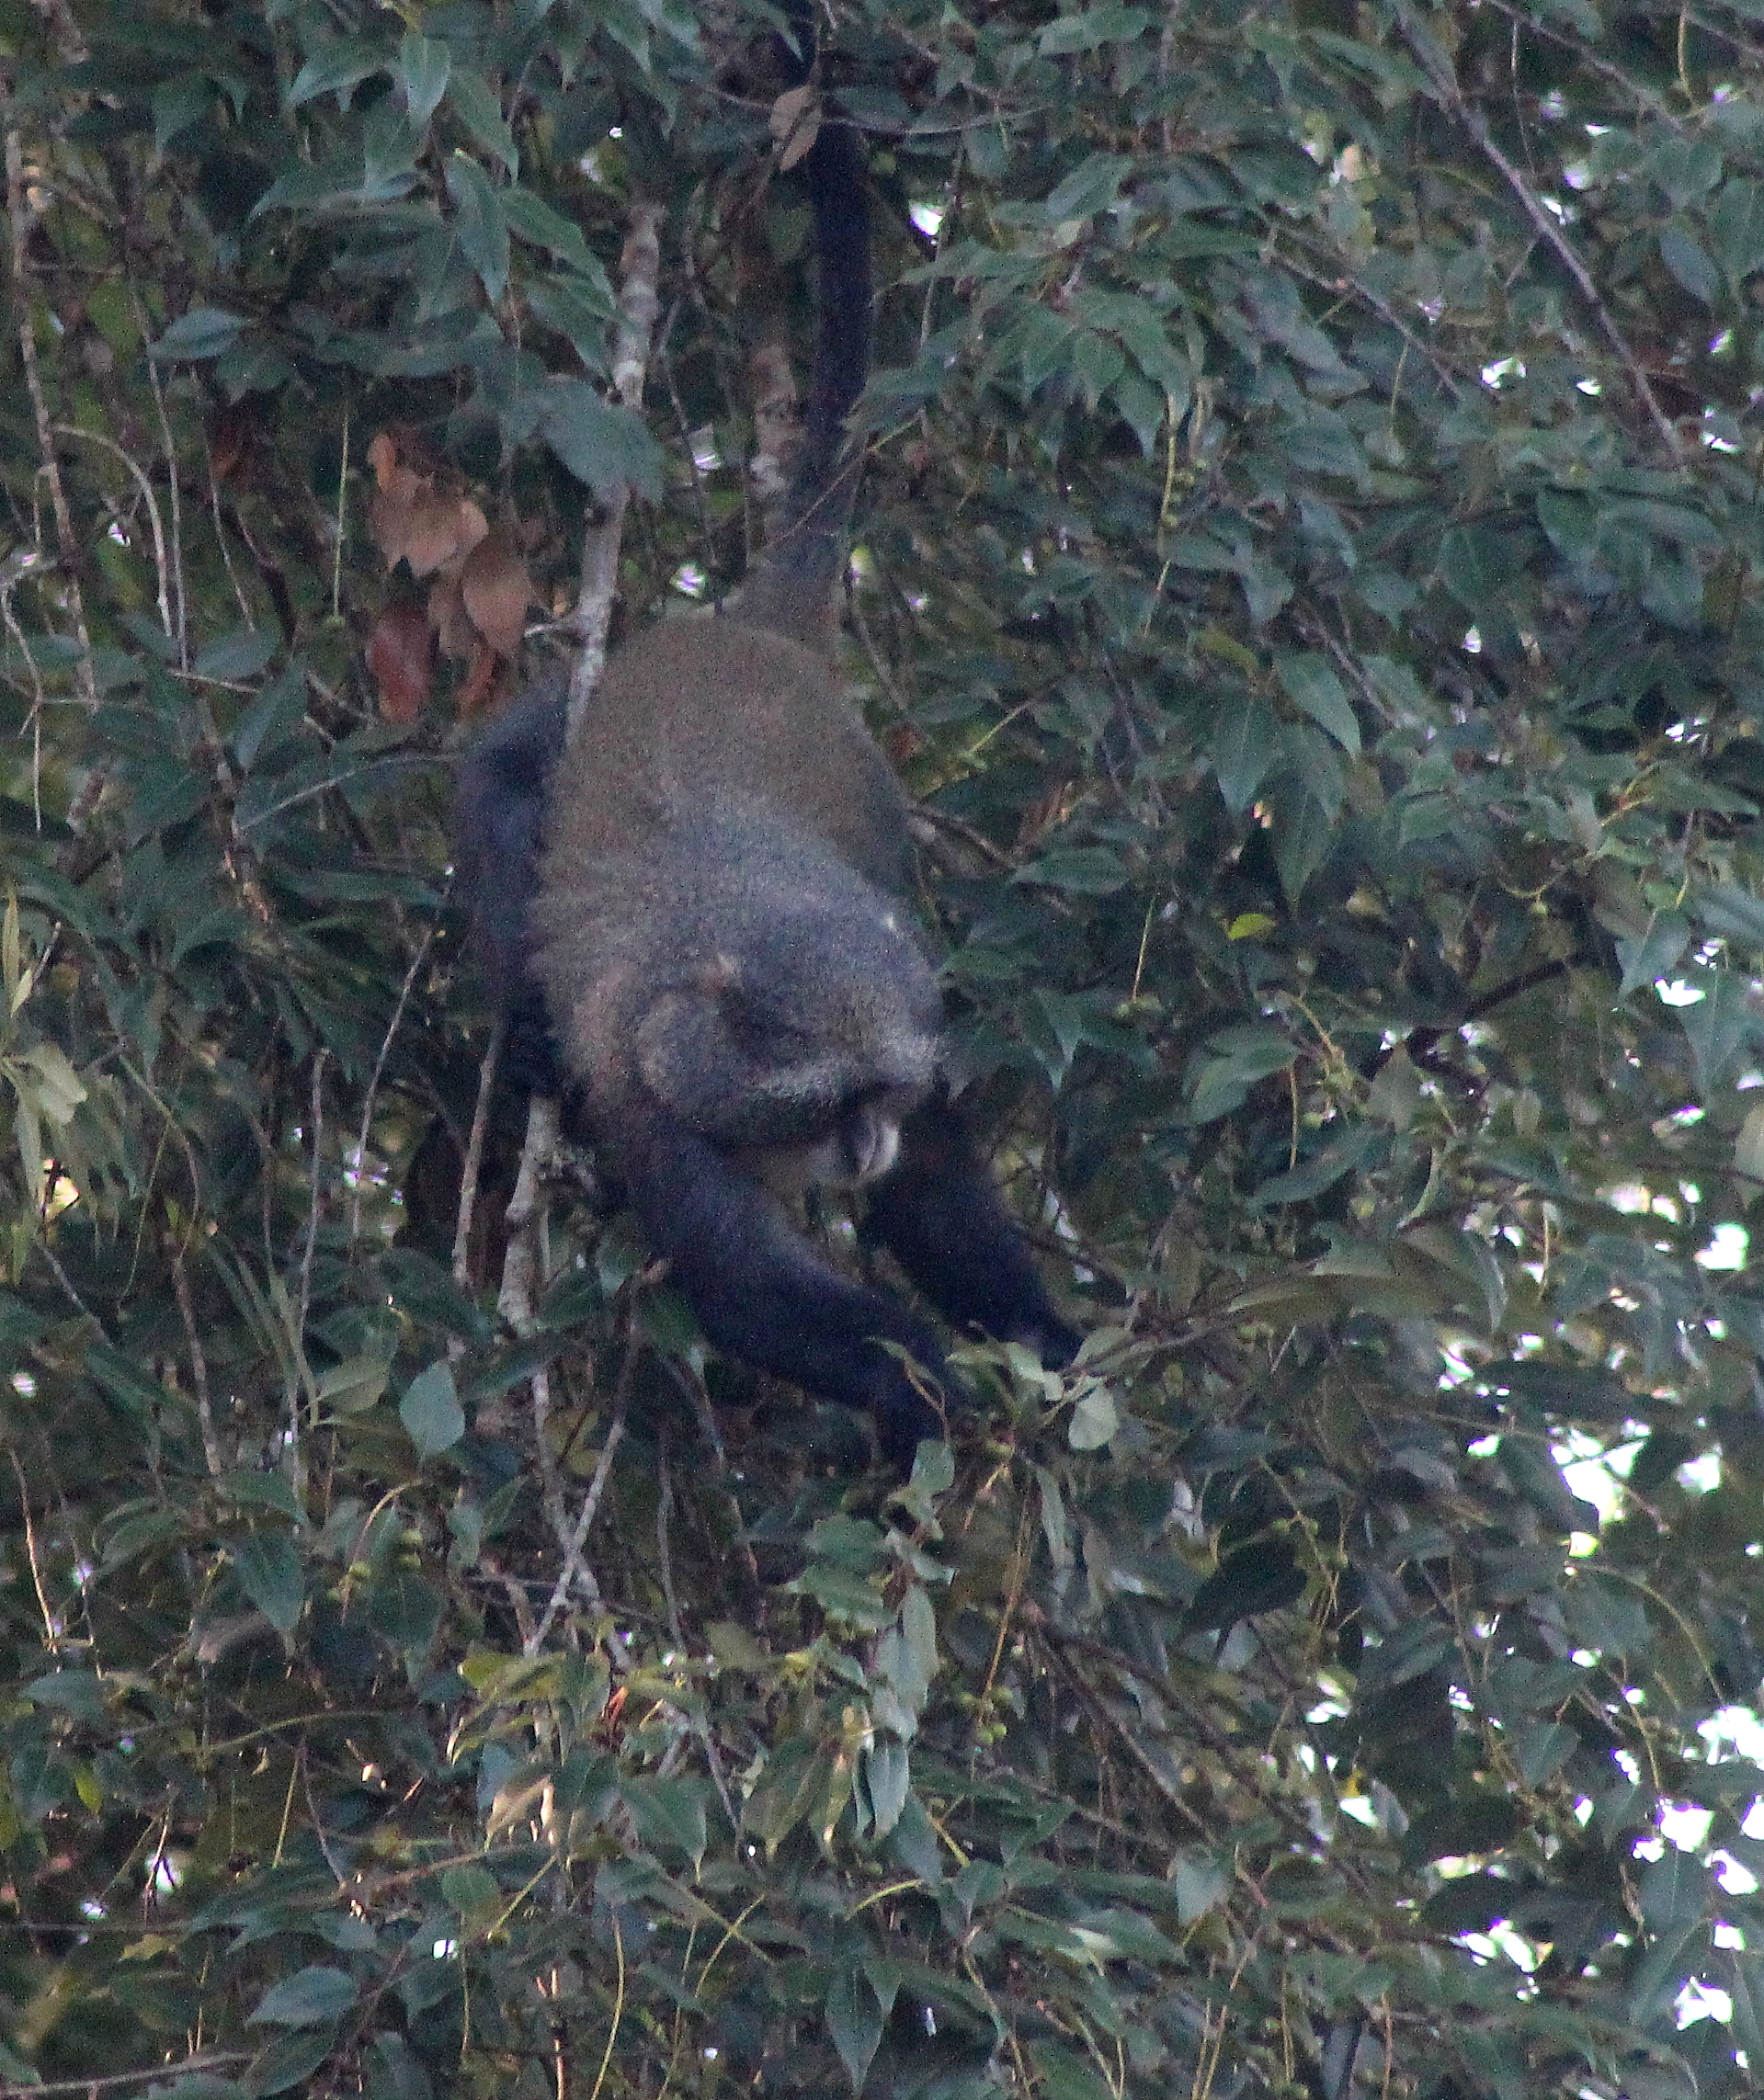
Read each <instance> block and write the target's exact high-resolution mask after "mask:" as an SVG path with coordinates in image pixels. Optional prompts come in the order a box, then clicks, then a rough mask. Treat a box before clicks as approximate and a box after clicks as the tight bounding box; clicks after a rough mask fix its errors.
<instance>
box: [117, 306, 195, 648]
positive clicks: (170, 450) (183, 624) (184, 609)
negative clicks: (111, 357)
mask: <svg viewBox="0 0 1764 2100" xmlns="http://www.w3.org/2000/svg"><path fill="white" fill-rule="evenodd" d="M129 297H130V300H131V302H132V304H133V306H134V310H135V326H136V327H137V328H138V329H140V331H141V339H142V342H143V343H144V342H145V341H146V340H147V337H148V335H149V333H150V330H149V327H148V322H147V311H146V309H145V307H143V306H142V303H141V291H140V288H139V287H138V286H137V285H136V284H135V283H134V281H133V279H132V278H131V280H130V285H129ZM147 386H148V390H149V391H150V392H151V393H152V394H153V397H154V409H155V411H156V412H157V414H158V416H159V440H160V443H161V444H162V445H164V446H165V478H166V481H167V482H168V484H169V486H168V488H167V492H166V493H167V495H168V497H169V499H170V505H171V514H172V588H173V590H174V591H175V592H176V596H177V628H176V634H177V666H178V669H179V670H181V671H188V669H189V667H190V616H189V605H188V599H187V597H186V595H185V590H184V506H183V501H182V498H181V496H180V494H179V492H178V486H177V446H176V441H175V440H174V438H173V437H172V419H171V417H170V416H169V415H168V414H166V412H165V380H163V379H162V378H161V376H160V370H159V364H158V360H157V359H156V358H148V360H147ZM167 631H170V630H169V628H168V630H167Z"/></svg>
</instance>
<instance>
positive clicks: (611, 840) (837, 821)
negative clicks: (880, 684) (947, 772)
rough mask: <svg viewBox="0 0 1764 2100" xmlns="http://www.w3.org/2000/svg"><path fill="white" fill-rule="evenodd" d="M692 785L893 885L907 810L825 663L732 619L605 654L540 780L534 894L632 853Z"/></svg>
mask: <svg viewBox="0 0 1764 2100" xmlns="http://www.w3.org/2000/svg"><path fill="white" fill-rule="evenodd" d="M705 783H712V784H713V785H714V788H715V790H716V791H717V793H718V794H720V795H722V796H725V797H728V798H730V799H732V800H746V801H750V802H752V803H754V804H764V805H767V806H768V807H769V808H771V809H773V810H775V811H776V812H778V813H779V815H780V817H782V818H785V819H786V820H788V821H789V822H791V823H795V824H798V825H800V826H801V827H802V829H803V830H804V831H806V832H808V833H810V834H814V836H816V837H819V838H822V839H825V841H826V843H827V844H828V845H829V846H831V847H832V848H833V850H834V852H835V853H836V854H837V855H838V856H839V857H840V858H841V859H843V860H844V861H845V862H846V863H847V864H848V866H850V867H851V868H855V869H856V870H857V871H858V873H859V875H861V876H863V877H864V878H865V880H868V881H871V882H873V883H875V884H876V885H878V887H880V888H882V889H883V890H888V891H895V892H899V891H900V890H901V889H902V888H903V887H904V885H905V863H906V846H907V832H906V805H905V799H904V797H903V795H902V793H901V789H900V786H899V783H898V782H897V781H896V780H895V778H894V776H893V771H892V770H891V768H890V766H889V765H888V761H887V760H886V759H885V758H884V757H883V756H882V753H881V751H879V750H878V749H877V747H876V744H874V742H873V741H872V739H871V734H870V732H869V731H868V730H867V729H866V728H865V726H864V723H863V718H862V717H861V715H860V714H859V711H858V709H857V707H856V706H855V705H854V704H853V702H852V701H851V700H850V699H849V698H848V697H847V695H846V694H845V693H844V692H843V691H842V690H841V688H840V687H839V685H838V682H837V680H836V676H835V675H834V672H833V667H832V665H831V664H830V663H829V661H828V658H827V656H826V655H825V653H822V652H821V651H818V650H815V649H812V648H809V647H807V646H805V645H804V644H803V643H802V642H800V641H793V640H791V638H789V637H788V636H785V635H781V634H774V633H771V632H769V631H768V630H766V629H763V628H757V627H751V626H748V625H747V624H746V623H745V621H743V620H742V619H739V618H734V619H731V618H716V619H711V618H696V617H695V618H688V619H672V620H665V621H663V622H662V623H661V625H660V626H658V627H654V628H651V629H650V630H648V632H646V633H644V634H643V635H640V636H639V637H638V638H637V639H636V640H635V641H633V642H632V643H631V644H630V645H629V646H628V647H627V648H626V649H624V650H622V651H620V653H617V654H616V655H615V656H614V657H613V658H612V660H611V662H610V663H609V664H608V666H607V671H606V675H605V676H604V678H603V679H602V680H601V683H600V686H599V688H598V690H597V692H596V693H595V695H594V697H593V698H592V699H591V700H590V701H589V704H588V712H587V714H586V717H585V719H584V720H583V721H582V723H581V725H580V727H579V728H578V730H577V732H576V733H575V736H573V737H572V738H571V740H570V743H569V747H568V748H567V749H566V750H565V751H564V753H563V756H562V757H561V758H560V759H559V761H558V764H557V768H556V771H555V773H554V774H553V776H552V786H551V793H550V798H549V800H550V812H549V819H548V823H547V827H546V841H545V875H544V879H543V884H544V887H545V888H546V889H547V890H548V891H551V892H552V894H554V895H555V894H557V893H558V892H559V891H567V890H568V889H569V888H570V887H571V870H572V869H573V868H582V867H584V866H586V865H592V864H596V863H604V862H606V861H607V860H609V859H611V858H617V857H623V856H626V855H633V854H634V855H636V856H639V857H641V856H643V853H644V852H645V851H646V850H647V849H649V848H652V847H653V846H654V841H655V838H656V835H657V834H658V833H660V832H662V831H665V830H666V829H667V828H668V827H669V826H671V825H673V824H677V823H681V822H688V823H689V822H690V820H691V817H692V815H693V813H694V811H695V808H696V806H697V799H698V798H700V797H701V795H702V794H703V792H704V786H705Z"/></svg>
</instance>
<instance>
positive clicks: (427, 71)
mask: <svg viewBox="0 0 1764 2100" xmlns="http://www.w3.org/2000/svg"><path fill="white" fill-rule="evenodd" d="M452 65H453V59H452V53H451V52H450V50H449V49H448V47H447V45H446V44H445V43H443V42H442V41H441V40H440V39H439V38H438V37H424V36H419V35H418V34H417V32H416V31H415V29H406V30H405V32H404V36H403V37H402V38H401V39H400V40H399V44H398V62H397V64H396V65H395V67H394V68H393V78H394V79H395V80H396V81H397V83H398V86H399V91H400V93H401V94H402V95H403V96H404V113H405V115H406V116H407V117H408V118H409V119H410V120H411V122H412V123H413V124H414V125H415V128H416V130H417V131H425V130H427V125H428V120H429V119H430V118H431V117H432V116H433V115H434V114H435V112H436V110H437V108H438V107H439V106H440V100H441V97H442V96H443V95H445V94H446V93H447V84H448V76H449V74H450V73H451V71H452Z"/></svg>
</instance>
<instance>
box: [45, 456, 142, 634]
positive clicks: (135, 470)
mask: <svg viewBox="0 0 1764 2100" xmlns="http://www.w3.org/2000/svg"><path fill="white" fill-rule="evenodd" d="M50 428H51V431H52V433H53V434H54V436H56V437H83V438H85V441H86V442H87V443H88V444H91V445H102V446H103V448H104V449H105V450H106V451H107V452H109V453H111V454H113V455H114V456H115V457H116V458H117V459H119V460H121V461H122V464H123V466H124V468H125V469H126V470H127V471H128V472H129V474H130V475H131V477H132V478H133V481H134V484H135V486H136V488H138V489H139V490H140V491H141V500H142V503H144V504H145V505H146V506H147V522H148V524H149V525H151V526H152V527H153V531H154V574H155V576H156V577H157V578H158V583H159V590H158V598H159V624H160V626H161V628H163V629H164V630H165V633H166V634H167V635H170V634H171V632H172V596H171V576H172V560H171V552H170V550H169V548H168V547H167V546H166V543H165V527H164V525H162V524H161V523H160V518H159V502H158V499H157V497H155V495H154V484H153V482H152V480H151V479H150V477H149V475H148V472H147V470H146V468H145V467H143V466H142V464H141V462H140V460H136V459H132V458H131V456H130V455H129V454H128V453H127V452H125V451H124V450H123V448H122V447H121V446H120V445H119V444H118V443H117V441H116V439H115V438H113V437H106V436H105V435H104V433H103V431H101V430H82V429H81V427H80V426H79V425H78V424H77V423H54V424H51V426H50Z"/></svg>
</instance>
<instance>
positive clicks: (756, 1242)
mask: <svg viewBox="0 0 1764 2100" xmlns="http://www.w3.org/2000/svg"><path fill="white" fill-rule="evenodd" d="M633 1126H634V1127H633ZM609 1135H610V1136H611V1137H612V1138H613V1142H612V1144H611V1145H610V1146H609V1151H610V1152H611V1155H612V1163H613V1165H614V1167H615V1169H616V1171H617V1173H618V1174H619V1175H620V1178H621V1179H622V1181H623V1183H624V1185H625V1191H626V1194H627V1197H628V1198H629V1199H630V1202H631V1204H632V1209H635V1210H636V1212H637V1214H638V1216H639V1217H640V1218H641V1219H642V1220H643V1230H644V1232H646V1233H647V1235H648V1237H649V1241H650V1243H651V1245H652V1246H654V1249H655V1251H656V1253H657V1254H665V1255H666V1257H667V1261H668V1264H669V1267H670V1271H671V1274H672V1277H673V1280H674V1281H675V1282H676V1283H677V1284H678V1286H679V1287H680V1288H681V1290H682V1291H684V1292H685V1294H686V1297H687V1299H688V1300H689V1302H690V1304H691V1307H692V1310H693V1311H694V1312H695V1313H696V1314H697V1315H698V1319H699V1324H700V1326H701V1327H702V1328H703V1329H704V1332H705V1334H707V1335H708V1336H709V1337H710V1339H711V1342H712V1343H714V1344H715V1345H716V1346H717V1347H718V1348H719V1349H722V1350H723V1351H724V1352H725V1353H726V1354H728V1355H729V1356H738V1357H739V1358H740V1359H741V1360H742V1362H744V1363H747V1364H751V1365H753V1366H754V1368H756V1369H757V1370H763V1371H770V1372H772V1373H773V1374H774V1375H775V1376H777V1377H779V1378H781V1379H789V1380H790V1382H791V1384H792V1385H798V1386H801V1387H802V1389H803V1391H806V1392H811V1393H814V1394H816V1395H818V1396H819V1397H820V1398H822V1399H825V1400H832V1401H836V1402H842V1403H843V1404H844V1405H846V1406H848V1407H862V1408H868V1409H869V1411H870V1413H871V1418H872V1419H873V1421H874V1423H875V1425H876V1440H877V1442H878V1443H879V1444H880V1446H881V1447H882V1456H883V1457H884V1458H885V1459H888V1461H889V1462H890V1463H891V1464H892V1465H895V1466H898V1467H900V1468H901V1469H902V1470H906V1469H907V1468H909V1467H910V1466H911V1465H912V1462H913V1454H914V1452H915V1451H916V1449H917V1447H918V1445H919V1442H920V1439H921V1438H924V1437H928V1436H930V1437H939V1436H942V1435H943V1434H944V1429H943V1423H942V1420H941V1418H940V1417H939V1413H938V1412H937V1410H936V1409H935V1408H934V1407H933V1406H932V1405H931V1404H930V1402H928V1400H927V1399H926V1398H925V1396H924V1395H923V1394H922V1393H921V1392H920V1391H919V1390H918V1388H917V1387H916V1385H915V1384H914V1382H913V1379H911V1378H910V1377H909V1376H908V1374H907V1371H906V1368H905V1366H904V1365H903V1364H902V1363H901V1362H900V1360H899V1359H898V1358H897V1357H895V1356H892V1355H891V1354H890V1353H889V1351H888V1350H887V1349H886V1348H884V1347H881V1346H879V1344H881V1343H893V1344H895V1345H897V1346H899V1347H900V1348H902V1349H904V1350H905V1351H906V1353H907V1354H908V1355H909V1356H911V1357H912V1358H913V1359H914V1361H915V1363H916V1364H917V1365H918V1366H919V1367H921V1375H922V1376H924V1375H928V1376H929V1378H930V1379H932V1380H934V1381H940V1382H943V1383H944V1384H945V1385H946V1386H947V1384H948V1379H947V1374H946V1373H945V1371H944V1361H943V1352H942V1349H941V1348H940V1346H939V1344H938V1341H937V1338H936V1336H935V1335H934V1334H932V1333H931V1331H930V1329H929V1328H928V1327H927V1326H926V1325H925V1324H924V1323H923V1322H921V1321H919V1320H916V1319H915V1318H914V1316H913V1315H912V1314H911V1313H910V1312H909V1311H907V1310H906V1308H905V1306H903V1305H902V1304H900V1303H899V1301H898V1300H895V1299H893V1298H891V1297H889V1296H888V1295H887V1293H885V1292H883V1291H880V1290H871V1289H868V1288H865V1287H864V1286H863V1285H861V1284H859V1283H855V1282H853V1281H852V1280H851V1279H850V1278H849V1277H844V1276H841V1275H840V1274H839V1272H838V1271H837V1270H836V1269H835V1268H832V1267H830V1266H828V1265H827V1264H826V1263H825V1262H824V1261H822V1260H821V1259H820V1257H819V1256H818V1255H817V1254H814V1251H813V1250H812V1249H811V1248H810V1247H809V1246H808V1245H807V1244H806V1243H805V1242H804V1241H803V1240H802V1238H800V1237H799V1235H798V1234H797V1233H796V1232H795V1231H794V1230H793V1229H792V1227H791V1222H790V1220H789V1218H788V1217H787V1216H786V1214H785V1212H784V1210H783V1209H782V1208H781V1206H780V1204H779V1203H778V1201H777V1199H776V1198H773V1197H772V1196H771V1195H770V1194H768V1191H767V1190H766V1189H764V1188H763V1187H761V1186H760V1185H759V1184H758V1183H757V1181H755V1180H753V1179H752V1178H751V1176H749V1175H745V1174H744V1173H742V1172H741V1170H740V1169H739V1168H738V1167H737V1166H735V1165H734V1164H733V1163H732V1162H731V1161H730V1160H729V1159H728V1158H727V1157H726V1156H725V1155H724V1154H723V1153H722V1152H719V1151H718V1150H717V1149H716V1147H715V1146H714V1145H711V1144H708V1143H706V1141H704V1139H702V1138H701V1137H700V1136H699V1135H698V1133H697V1132H696V1131H694V1130H692V1129H689V1128H688V1126H687V1125H685V1124H684V1123H682V1122H680V1121H678V1120H677V1118H673V1117H670V1116H669V1115H667V1113H666V1111H665V1110H661V1109H654V1108H650V1109H646V1110H644V1111H643V1112H641V1114H640V1115H636V1116H632V1118H628V1119H627V1123H626V1127H625V1128H624V1129H620V1130H617V1131H615V1132H612V1133H609Z"/></svg>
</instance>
